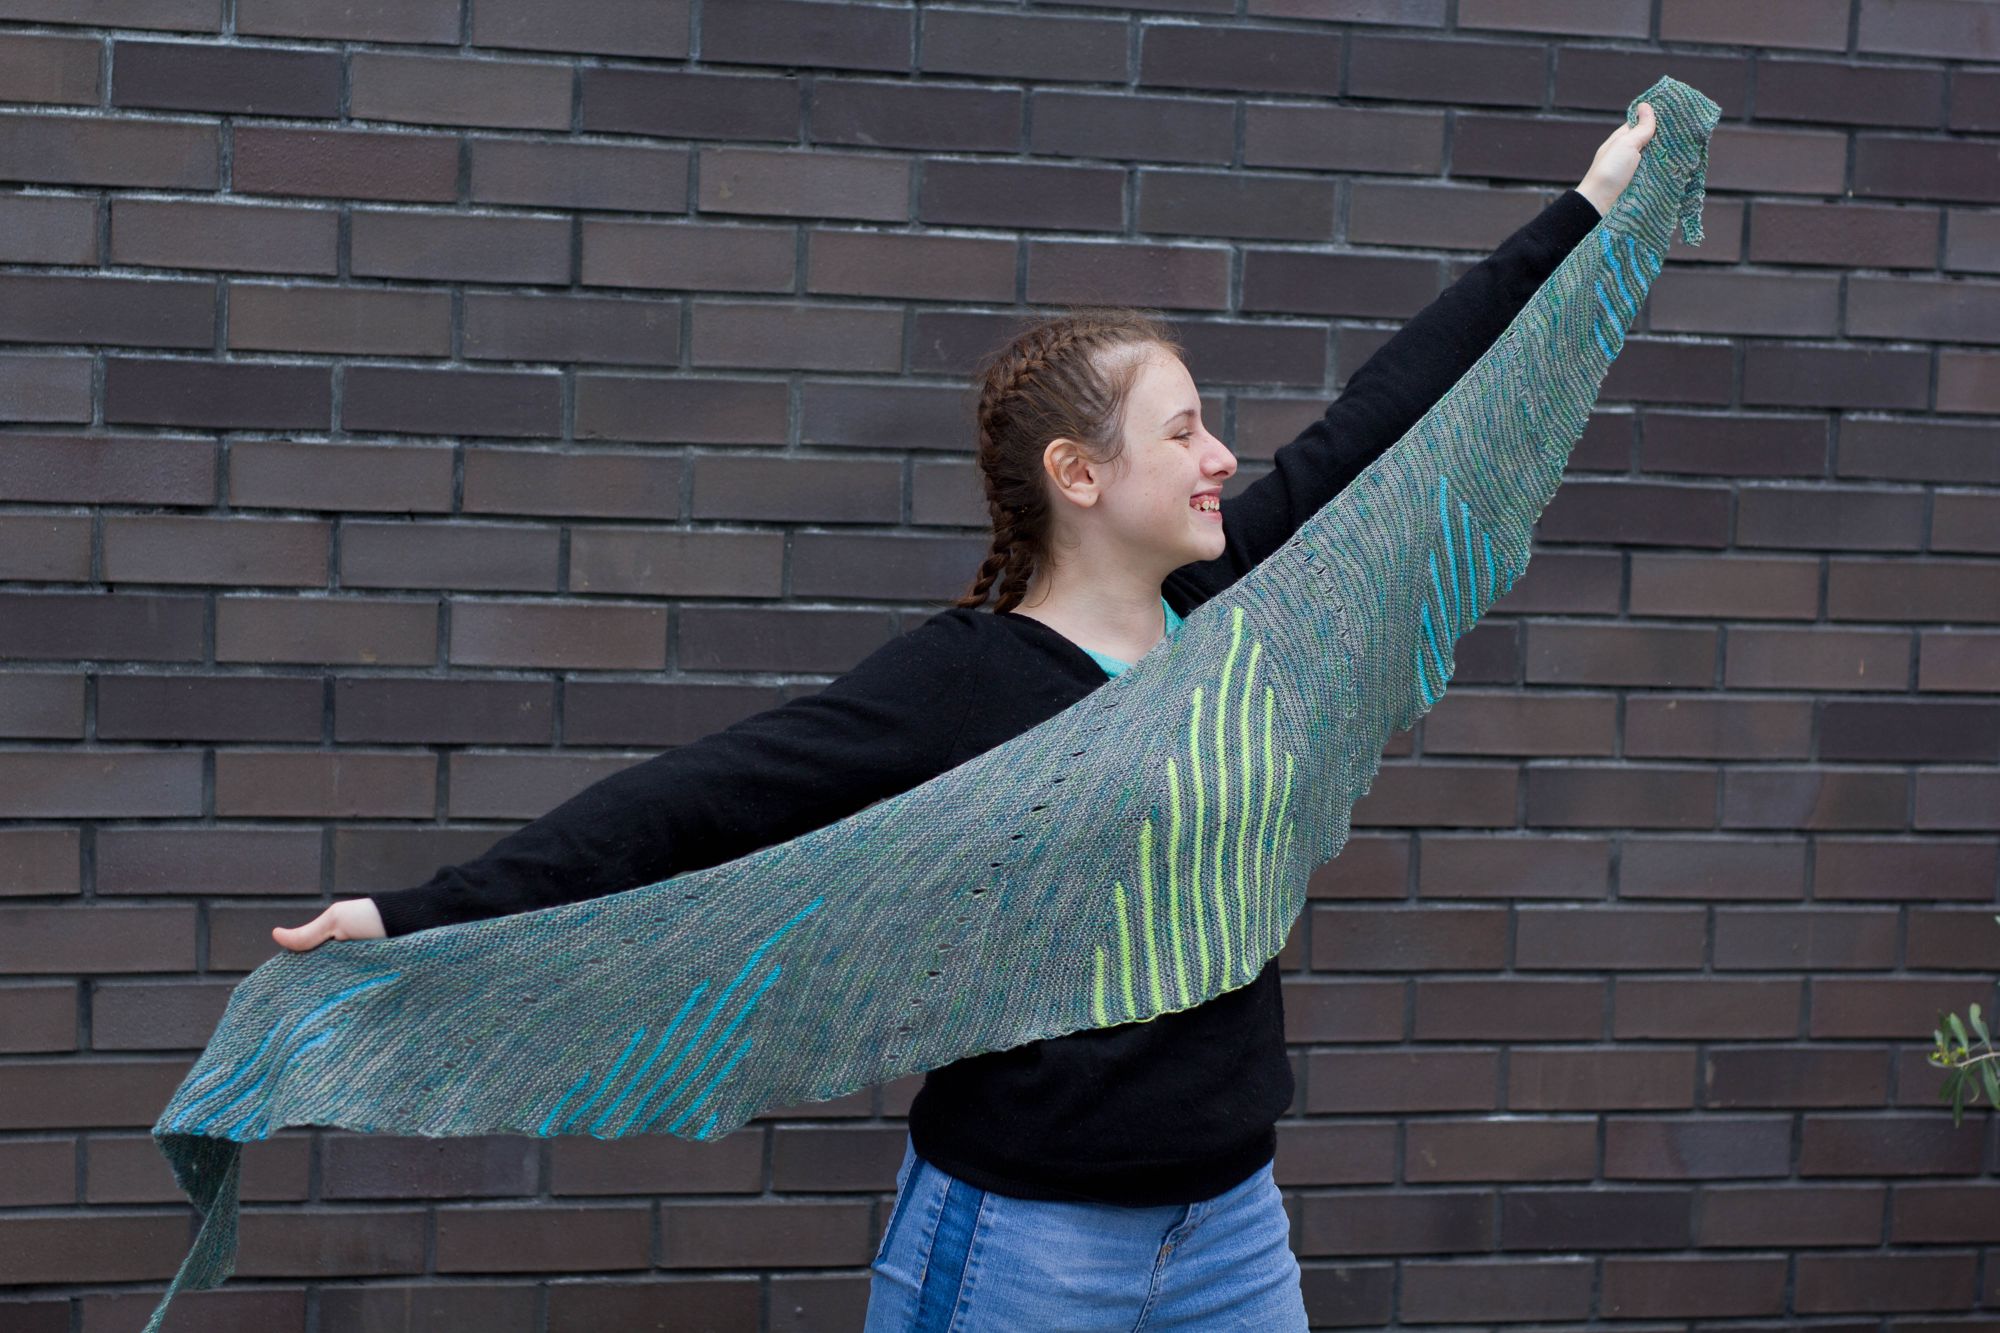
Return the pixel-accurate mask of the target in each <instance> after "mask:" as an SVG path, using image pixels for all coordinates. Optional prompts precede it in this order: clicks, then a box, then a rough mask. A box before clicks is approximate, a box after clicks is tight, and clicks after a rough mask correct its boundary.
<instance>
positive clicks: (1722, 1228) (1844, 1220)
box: [1696, 1185, 1887, 1250]
mask: <svg viewBox="0 0 2000 1333" xmlns="http://www.w3.org/2000/svg"><path fill="white" fill-rule="evenodd" d="M1886 1193H1887V1191H1886V1190H1884V1189H1883V1188H1882V1187H1881V1186H1879V1185H1865V1186H1864V1185H1792V1186H1788V1187H1787V1188H1785V1189H1781V1190H1774V1189H1772V1188H1771V1187H1770V1186H1769V1185H1739V1186H1721V1185H1717V1186H1709V1187H1707V1188H1705V1189H1703V1190H1702V1207H1701V1220H1700V1222H1699V1224H1698V1227H1697V1232H1696V1243H1697V1244H1699V1245H1701V1246H1703V1247H1704V1248H1707V1247H1711V1246H1716V1247H1720V1246H1731V1247H1736V1246H1741V1247H1748V1248H1752V1249H1759V1250H1767V1249H1770V1248H1771V1247H1772V1246H1774V1245H1875V1244H1878V1243H1880V1241H1881V1239H1882V1202H1883V1196H1884V1195H1885V1194H1886Z"/></svg>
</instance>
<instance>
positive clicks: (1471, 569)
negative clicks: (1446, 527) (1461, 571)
mask: <svg viewBox="0 0 2000 1333" xmlns="http://www.w3.org/2000/svg"><path fill="white" fill-rule="evenodd" d="M1458 523H1459V528H1460V530H1461V531H1463V532H1464V533H1465V601H1466V604H1467V605H1468V606H1470V607H1472V608H1473V611H1472V614H1471V615H1469V616H1467V617H1466V620H1467V621H1468V622H1469V621H1474V620H1477V619H1479V609H1478V608H1479V559H1478V557H1477V556H1475V555H1473V553H1472V506H1471V505H1469V504H1467V503H1466V502H1465V501H1463V500H1460V501H1459V502H1458Z"/></svg>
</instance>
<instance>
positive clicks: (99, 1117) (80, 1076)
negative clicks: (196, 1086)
mask: <svg viewBox="0 0 2000 1333" xmlns="http://www.w3.org/2000/svg"><path fill="white" fill-rule="evenodd" d="M100 910H102V909H100ZM140 910H156V909H140ZM174 910H176V911H179V910H182V909H174ZM185 910H186V911H187V912H188V913H190V914H191V913H192V912H193V910H194V909H193V908H187V909H185ZM187 920H188V924H189V925H190V926H192V924H193V917H192V915H190V916H188V918H187ZM192 944H193V941H192V939H190V940H189V948H188V950H187V953H186V955H185V957H186V959H187V961H186V962H176V963H172V964H168V966H169V967H172V968H174V969H176V970H180V971H187V970H190V969H192V968H193V966H194V961H193V959H194V951H193V947H192ZM191 1063H192V1061H191V1060H188V1059H183V1058H181V1057H177V1056H176V1057H172V1058H167V1059H147V1058H143V1057H140V1058H131V1057H126V1058H121V1059H117V1060H109V1061H106V1060H89V1059H75V1058H71V1057H68V1056H63V1057H58V1058H56V1059H50V1060H16V1061H10V1062H9V1063H8V1066H7V1077H6V1079H4V1080H0V1129H61V1130H76V1129H92V1128H96V1127H98V1126H118V1127H122V1128H132V1127H144V1126H147V1125H150V1124H152V1123H153V1122H154V1121H155V1120H156V1119H158V1118H159V1114H160V1108H161V1107H163V1106H165V1105H166V1104H167V1100H168V1099H169V1098H170V1097H172V1096H173V1092H174V1089H175V1088H176V1087H178V1086H179V1085H180V1082H181V1079H182V1078H183V1077H185V1076H186V1074H187V1072H188V1066H189V1065H190V1064H191ZM174 1234H175V1235H176V1237H183V1238H184V1236H185V1233H184V1232H183V1231H182V1230H181V1229H180V1226H179V1225H178V1224H177V1225H176V1228H175V1233H174ZM175 1245H176V1258H175V1259H174V1261H173V1264H178V1263H179V1262H180V1259H179V1257H178V1255H179V1254H181V1253H184V1252H185V1248H186V1247H185V1244H184V1243H183V1241H182V1240H176V1242H175ZM8 1248H9V1247H7V1246H5V1245H0V1253H5V1252H6V1251H7V1249H8ZM172 1269H173V1265H169V1267H168V1272H169V1273H170V1272H171V1271H172Z"/></svg>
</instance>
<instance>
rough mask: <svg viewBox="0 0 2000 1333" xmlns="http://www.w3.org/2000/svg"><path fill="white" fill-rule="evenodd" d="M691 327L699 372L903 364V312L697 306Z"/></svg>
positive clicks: (720, 304) (781, 305) (769, 304)
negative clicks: (701, 368)
mask: <svg viewBox="0 0 2000 1333" xmlns="http://www.w3.org/2000/svg"><path fill="white" fill-rule="evenodd" d="M1030 296H1031V298H1032V293H1030ZM692 327H693V330H694V331H693V333H692V335H691V336H690V344H691V346H690V351H689V360H690V361H691V362H692V363H693V364H694V365H697V366H751V367H760V368H772V367H782V368H784V369H787V370H848V371H868V370H880V371H891V370H896V369H898V368H899V367H900V365H901V362H902V351H903V315H902V310H901V309H900V308H895V309H891V308H887V307H883V308H876V307H862V306H851V305H840V306H825V305H823V306H813V305H804V304H792V303H772V302H748V301H740V302H738V301H696V302H695V304H694V320H693V325H692Z"/></svg>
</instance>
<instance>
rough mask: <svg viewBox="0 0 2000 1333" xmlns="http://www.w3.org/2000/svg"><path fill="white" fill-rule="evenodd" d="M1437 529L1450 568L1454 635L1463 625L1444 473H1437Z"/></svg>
mask: <svg viewBox="0 0 2000 1333" xmlns="http://www.w3.org/2000/svg"><path fill="white" fill-rule="evenodd" d="M1438 527H1440V528H1442V529H1443V530H1444V562H1445V564H1447V565H1449V566H1450V567H1451V628H1452V632H1453V633H1454V634H1456V633H1457V632H1458V627H1459V626H1460V625H1462V624H1464V623H1465V616H1464V614H1463V608H1461V607H1460V606H1459V603H1458V556H1457V554H1456V553H1455V552H1453V550H1452V549H1451V513H1450V510H1449V509H1448V508H1447V507H1446V505H1445V502H1444V473H1442V472H1440V473H1438Z"/></svg>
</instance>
